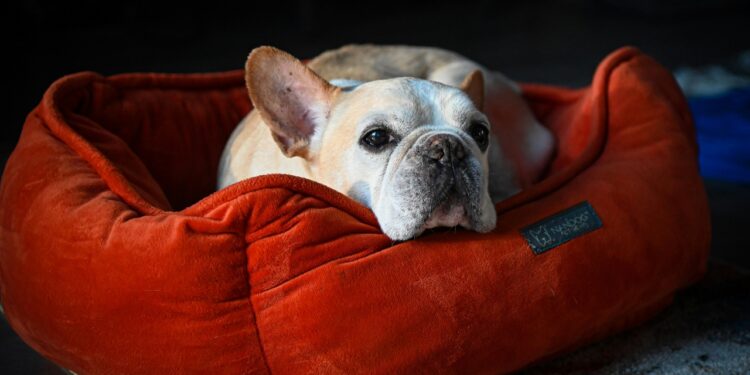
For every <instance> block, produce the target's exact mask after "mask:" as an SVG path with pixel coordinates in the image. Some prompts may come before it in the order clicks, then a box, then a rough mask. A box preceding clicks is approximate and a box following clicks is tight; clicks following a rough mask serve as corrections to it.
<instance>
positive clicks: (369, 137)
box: [360, 129, 393, 151]
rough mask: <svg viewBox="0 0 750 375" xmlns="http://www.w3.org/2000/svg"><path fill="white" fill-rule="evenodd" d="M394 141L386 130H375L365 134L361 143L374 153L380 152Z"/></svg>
mask: <svg viewBox="0 0 750 375" xmlns="http://www.w3.org/2000/svg"><path fill="white" fill-rule="evenodd" d="M391 141H393V137H392V136H391V135H390V133H389V132H388V130H386V129H373V130H370V131H368V132H366V133H365V135H364V136H363V137H362V139H361V141H360V142H361V143H362V144H363V145H364V146H366V147H367V148H369V149H371V150H373V151H380V150H382V149H383V147H384V146H385V145H387V144H388V143H390V142H391Z"/></svg>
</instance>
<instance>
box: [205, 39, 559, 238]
mask: <svg viewBox="0 0 750 375" xmlns="http://www.w3.org/2000/svg"><path fill="white" fill-rule="evenodd" d="M245 79H246V83H247V88H248V91H249V94H250V99H251V100H252V102H253V105H254V107H255V109H254V110H253V111H251V112H250V113H249V114H248V115H247V117H246V118H245V119H243V121H242V122H241V123H240V124H239V125H238V126H237V128H236V129H235V130H234V132H233V133H232V135H231V137H230V139H229V141H228V143H227V145H226V148H225V149H224V153H223V155H222V157H221V164H220V166H219V175H218V188H223V187H226V186H228V185H230V184H233V183H235V182H237V181H240V180H242V179H246V178H249V177H253V176H259V175H263V174H270V173H285V174H291V175H295V176H300V177H304V178H308V179H311V180H314V181H317V182H320V183H322V184H324V185H327V186H329V187H332V188H333V189H335V190H338V191H339V192H341V193H343V194H346V195H348V196H350V197H351V198H353V199H355V200H357V201H359V202H360V203H362V204H363V205H365V206H367V207H369V208H371V209H372V210H373V212H374V213H375V216H376V217H377V219H378V222H379V224H380V227H381V229H382V231H383V232H384V233H385V234H386V235H387V236H389V237H390V238H391V239H393V240H407V239H412V238H415V237H417V236H419V235H420V234H421V233H423V232H424V231H425V230H426V229H429V228H434V227H456V226H461V227H464V228H467V229H470V230H473V231H477V232H488V231H491V230H492V229H493V228H494V227H495V224H496V220H497V215H496V212H495V202H498V201H500V200H503V199H505V198H507V197H509V196H511V195H513V194H515V193H517V192H518V191H519V190H521V189H522V188H524V187H526V186H528V185H530V184H532V183H533V182H534V181H535V180H536V179H537V178H539V176H540V174H541V173H543V171H544V169H545V166H546V164H547V162H548V160H549V158H550V156H551V154H552V152H553V149H554V143H555V142H554V138H553V136H552V134H551V133H550V131H549V130H548V129H546V128H545V127H544V126H542V125H541V124H539V123H538V122H537V120H536V119H535V118H534V116H533V115H532V113H531V110H530V109H529V107H528V106H527V104H526V103H525V101H524V100H523V98H522V97H521V95H520V90H519V88H518V86H517V85H516V84H515V83H513V82H511V81H510V80H508V79H507V78H506V77H504V76H503V75H502V74H500V73H497V72H493V71H489V70H487V69H485V68H484V67H482V66H480V65H479V64H477V63H475V62H473V61H471V60H469V59H467V58H465V57H463V56H460V55H458V54H456V53H454V52H450V51H446V50H442V49H438V48H429V47H411V46H374V45H350V46H345V47H342V48H339V49H336V50H332V51H328V52H325V53H323V54H321V55H320V56H318V57H316V58H314V59H312V60H311V61H309V63H308V64H304V63H302V62H301V61H299V60H298V59H296V58H294V57H293V56H291V55H290V54H288V53H286V52H283V51H281V50H278V49H276V48H273V47H259V48H256V49H254V50H253V51H252V52H251V53H250V55H249V57H248V59H247V62H246V65H245ZM483 109H484V110H485V111H484V112H483Z"/></svg>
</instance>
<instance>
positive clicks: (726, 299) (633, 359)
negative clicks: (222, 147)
mask: <svg viewBox="0 0 750 375" xmlns="http://www.w3.org/2000/svg"><path fill="white" fill-rule="evenodd" d="M524 374H527V375H542V374H568V375H571V374H594V375H596V374H623V375H624V374H632V375H635V374H653V375H661V374H675V375H678V374H722V375H723V374H727V375H729V374H736V375H741V374H750V273H748V272H744V271H741V270H739V269H737V268H736V267H732V266H729V265H726V264H724V263H719V262H716V261H712V262H711V264H710V265H709V269H708V273H707V275H706V277H705V279H703V280H702V281H701V282H699V283H698V284H697V285H695V286H693V287H691V288H689V289H687V290H685V291H682V292H680V293H679V294H678V295H677V297H676V299H675V303H674V304H673V305H672V306H670V307H669V308H668V309H667V310H666V311H664V312H663V313H661V314H660V315H659V316H658V317H656V318H655V319H653V320H651V321H650V322H648V323H646V324H645V325H643V326H641V327H639V328H637V329H635V330H631V331H629V332H626V333H623V334H620V335H618V336H615V337H612V338H610V339H607V340H604V341H601V342H598V343H596V344H593V345H591V346H589V347H586V348H583V349H581V350H579V351H577V352H574V353H572V354H569V355H567V356H563V357H561V358H559V359H556V360H552V361H550V362H547V363H543V364H540V365H537V366H536V367H533V368H531V369H528V370H527V371H524Z"/></svg>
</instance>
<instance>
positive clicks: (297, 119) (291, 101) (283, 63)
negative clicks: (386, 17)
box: [245, 47, 338, 158]
mask: <svg viewBox="0 0 750 375" xmlns="http://www.w3.org/2000/svg"><path fill="white" fill-rule="evenodd" d="M245 82H246V83H247V89H248V92H249V93H250V99H251V100H252V101H253V105H254V106H255V109H257V110H258V111H259V112H260V115H261V117H262V118H263V121H264V122H265V123H266V124H267V125H268V126H269V127H270V128H271V133H272V134H273V138H274V140H276V143H278V145H279V147H280V148H281V151H283V152H284V154H285V155H286V156H288V157H293V156H301V157H304V158H307V157H308V156H309V155H308V151H309V149H308V146H309V145H310V139H311V138H312V136H313V134H314V133H315V130H316V129H317V128H319V127H321V126H323V125H324V124H325V123H326V121H327V120H328V115H329V112H330V109H331V103H332V101H333V97H334V95H335V93H336V92H337V90H338V89H337V88H336V87H335V86H333V85H331V84H329V83H328V82H327V81H326V80H325V79H323V78H321V77H320V76H318V75H317V74H315V72H313V71H312V70H310V69H309V68H308V67H307V66H305V65H304V64H303V63H302V62H301V61H299V60H297V59H296V58H294V56H292V55H290V54H288V53H286V52H284V51H281V50H279V49H276V48H273V47H258V48H256V49H254V50H253V51H252V52H251V53H250V55H249V56H248V58H247V63H246V64H245Z"/></svg>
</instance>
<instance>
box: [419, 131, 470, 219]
mask: <svg viewBox="0 0 750 375" xmlns="http://www.w3.org/2000/svg"><path fill="white" fill-rule="evenodd" d="M424 145H425V147H426V148H425V151H424V157H425V158H426V159H427V160H426V162H425V165H426V168H427V171H426V173H427V174H428V175H429V177H430V179H431V180H433V181H432V183H433V186H434V187H435V188H436V190H435V191H436V194H435V196H434V200H433V209H432V212H431V213H430V215H429V217H428V218H427V220H426V221H425V223H424V227H423V228H424V229H429V228H435V227H455V226H459V225H460V226H463V227H465V228H472V227H473V225H474V224H475V223H476V220H477V219H478V216H479V212H478V207H477V201H478V198H479V194H480V192H481V189H480V186H479V185H480V181H479V180H480V179H478V178H477V177H478V176H476V171H474V170H472V168H471V166H469V162H470V160H467V159H469V158H468V156H469V153H470V151H468V150H466V147H465V146H464V144H463V143H462V142H461V140H460V139H458V138H457V137H456V136H454V135H450V134H435V135H432V136H429V138H427V139H426V140H425V141H424Z"/></svg>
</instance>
